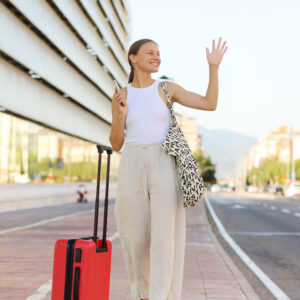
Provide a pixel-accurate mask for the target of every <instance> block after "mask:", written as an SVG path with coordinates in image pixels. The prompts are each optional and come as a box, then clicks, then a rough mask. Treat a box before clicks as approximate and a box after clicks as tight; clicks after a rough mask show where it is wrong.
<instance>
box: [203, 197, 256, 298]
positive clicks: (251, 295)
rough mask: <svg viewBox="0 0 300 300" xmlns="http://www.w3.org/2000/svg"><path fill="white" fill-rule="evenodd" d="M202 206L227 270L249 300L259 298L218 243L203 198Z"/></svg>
mask: <svg viewBox="0 0 300 300" xmlns="http://www.w3.org/2000/svg"><path fill="white" fill-rule="evenodd" d="M206 197H207V196H206ZM203 207H204V210H203V211H204V215H205V222H206V224H207V227H208V231H209V235H210V236H211V238H212V240H213V242H214V244H215V247H216V250H217V251H218V253H219V254H220V256H221V257H222V258H223V260H224V262H225V263H226V265H227V266H228V268H229V270H230V271H231V273H232V274H233V276H234V277H235V278H236V280H237V281H238V283H239V284H240V287H241V289H242V291H243V292H244V294H245V296H246V297H247V298H248V299H249V300H260V298H259V297H258V295H257V294H256V293H255V291H254V290H253V288H252V286H251V285H250V284H249V282H248V280H247V279H246V278H245V276H244V275H243V274H242V273H241V271H240V270H239V269H238V267H237V266H236V265H235V263H234V262H233V260H232V259H231V258H230V256H229V255H228V254H227V253H226V251H225V250H224V249H223V247H222V245H221V244H220V242H219V241H218V239H217V237H216V235H215V233H214V232H213V229H212V224H211V222H213V220H212V217H211V215H210V213H209V210H208V208H207V205H206V201H205V200H203ZM209 217H210V219H209Z"/></svg>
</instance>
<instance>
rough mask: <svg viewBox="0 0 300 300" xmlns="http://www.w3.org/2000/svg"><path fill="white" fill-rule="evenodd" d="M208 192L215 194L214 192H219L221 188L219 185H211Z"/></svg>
mask: <svg viewBox="0 0 300 300" xmlns="http://www.w3.org/2000/svg"><path fill="white" fill-rule="evenodd" d="M210 191H211V192H213V193H215V192H220V191H221V187H220V185H219V184H213V185H212V186H211V188H210Z"/></svg>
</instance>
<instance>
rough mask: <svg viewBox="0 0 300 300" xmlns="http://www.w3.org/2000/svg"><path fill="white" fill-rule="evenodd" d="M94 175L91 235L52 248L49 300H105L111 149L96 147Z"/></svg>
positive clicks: (107, 281)
mask: <svg viewBox="0 0 300 300" xmlns="http://www.w3.org/2000/svg"><path fill="white" fill-rule="evenodd" d="M97 148H98V153H99V157H98V174H97V190H96V201H95V217H94V235H93V237H86V238H80V239H61V240H58V241H56V244H55V248H54V264H53V280H52V297H51V299H52V300H108V299H109V284H110V267H111V251H112V245H111V241H110V240H106V226H107V209H108V189H109V169H110V155H111V154H112V148H110V147H106V146H102V145H97ZM103 151H106V152H107V173H106V190H105V201H104V219H103V237H102V239H99V238H98V237H97V228H98V212H99V189H100V174H101V158H102V153H103Z"/></svg>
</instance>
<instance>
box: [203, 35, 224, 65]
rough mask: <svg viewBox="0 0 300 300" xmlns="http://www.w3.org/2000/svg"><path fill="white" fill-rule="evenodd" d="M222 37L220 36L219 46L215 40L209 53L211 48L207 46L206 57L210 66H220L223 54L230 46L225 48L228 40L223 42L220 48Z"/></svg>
mask: <svg viewBox="0 0 300 300" xmlns="http://www.w3.org/2000/svg"><path fill="white" fill-rule="evenodd" d="M221 40H222V38H221V37H220V38H219V42H218V46H217V48H216V47H215V40H213V43H212V51H211V52H210V53H209V49H208V48H206V58H207V61H208V63H209V65H210V66H215V67H217V68H219V65H220V63H221V61H222V58H223V55H224V54H225V52H226V50H227V48H228V47H226V48H225V50H224V47H225V44H226V41H225V42H224V43H223V45H222V48H220V45H221Z"/></svg>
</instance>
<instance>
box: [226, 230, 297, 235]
mask: <svg viewBox="0 0 300 300" xmlns="http://www.w3.org/2000/svg"><path fill="white" fill-rule="evenodd" d="M228 233H229V234H237V235H252V236H273V235H275V236H278V235H284V236H286V235H291V236H300V232H281V231H279V232H276V231H275V232H272V231H271V232H257V231H229V232H228Z"/></svg>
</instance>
